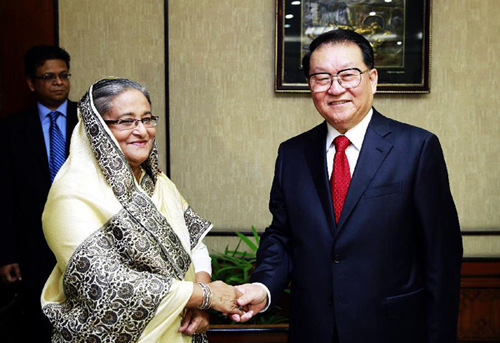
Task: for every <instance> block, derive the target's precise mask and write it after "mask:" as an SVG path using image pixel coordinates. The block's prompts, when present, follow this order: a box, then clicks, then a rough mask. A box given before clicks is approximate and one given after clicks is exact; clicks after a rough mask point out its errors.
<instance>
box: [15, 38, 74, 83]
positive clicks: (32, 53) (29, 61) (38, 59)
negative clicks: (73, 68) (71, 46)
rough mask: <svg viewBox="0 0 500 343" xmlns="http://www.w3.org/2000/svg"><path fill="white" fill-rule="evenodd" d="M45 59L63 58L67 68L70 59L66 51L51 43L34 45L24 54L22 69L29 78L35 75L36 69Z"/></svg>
mask: <svg viewBox="0 0 500 343" xmlns="http://www.w3.org/2000/svg"><path fill="white" fill-rule="evenodd" d="M47 60H63V61H64V62H65V63H66V66H67V67H68V70H69V61H70V60H71V58H70V56H69V54H68V52H67V51H66V50H64V49H62V48H59V47H57V46H51V45H36V46H34V47H32V48H31V49H29V50H28V51H26V53H25V54H24V71H25V72H26V76H28V77H30V78H34V77H36V76H37V75H36V69H37V68H38V67H41V66H43V65H44V63H45V61H47Z"/></svg>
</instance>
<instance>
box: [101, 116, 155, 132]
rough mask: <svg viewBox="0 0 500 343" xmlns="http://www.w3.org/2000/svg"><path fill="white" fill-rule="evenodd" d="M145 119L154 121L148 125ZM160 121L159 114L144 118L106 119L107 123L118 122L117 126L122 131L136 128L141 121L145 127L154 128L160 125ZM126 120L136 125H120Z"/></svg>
mask: <svg viewBox="0 0 500 343" xmlns="http://www.w3.org/2000/svg"><path fill="white" fill-rule="evenodd" d="M144 120H151V122H152V123H154V124H153V125H152V126H146V124H144ZM159 121H160V117H158V116H151V117H146V118H142V119H117V120H104V122H105V123H106V124H111V125H113V124H117V126H116V127H117V128H118V129H119V130H120V131H127V130H134V129H135V128H136V127H137V126H138V125H139V122H141V123H142V125H144V127H146V128H152V127H156V126H157V125H158V122H159ZM124 122H126V123H129V122H130V123H132V122H133V123H134V125H133V126H132V127H130V128H124V127H120V126H119V125H120V124H123V123H124Z"/></svg>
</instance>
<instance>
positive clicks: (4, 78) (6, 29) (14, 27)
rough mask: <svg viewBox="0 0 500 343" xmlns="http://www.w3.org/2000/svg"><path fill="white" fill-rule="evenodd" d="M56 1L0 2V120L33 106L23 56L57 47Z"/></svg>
mask: <svg viewBox="0 0 500 343" xmlns="http://www.w3.org/2000/svg"><path fill="white" fill-rule="evenodd" d="M56 3H57V1H56V0H36V1H33V0H16V1H0V46H1V47H2V53H1V54H0V118H4V117H7V116H9V115H11V114H13V113H15V112H18V111H20V110H22V109H24V108H26V107H27V106H28V105H30V104H31V103H33V101H34V99H33V98H32V97H31V94H30V92H29V90H28V86H27V85H26V77H25V74H24V62H23V57H24V53H25V52H26V51H27V50H28V49H29V48H30V47H32V46H34V45H38V44H49V45H55V44H57V38H56V37H57V35H56V9H57V8H56Z"/></svg>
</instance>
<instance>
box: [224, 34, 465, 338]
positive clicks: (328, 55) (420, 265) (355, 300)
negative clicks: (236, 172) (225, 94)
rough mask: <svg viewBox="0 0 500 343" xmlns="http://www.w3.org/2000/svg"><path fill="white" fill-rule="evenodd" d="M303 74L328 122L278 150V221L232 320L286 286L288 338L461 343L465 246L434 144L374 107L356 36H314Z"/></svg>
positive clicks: (274, 196) (366, 62)
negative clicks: (240, 310) (288, 293)
mask: <svg viewBox="0 0 500 343" xmlns="http://www.w3.org/2000/svg"><path fill="white" fill-rule="evenodd" d="M303 67H304V73H305V74H306V77H307V79H308V82H309V87H310V89H311V93H312V98H313V102H314V105H315V107H316V109H317V111H318V112H319V113H320V114H321V115H322V116H323V118H324V119H325V122H323V123H322V124H320V125H318V126H317V127H315V128H313V129H311V130H309V131H307V132H305V133H303V134H301V135H299V136H297V137H294V138H292V139H290V140H288V141H286V142H284V143H282V144H281V146H280V148H279V154H278V158H277V161H276V169H275V175H274V181H273V185H272V189H271V199H270V204H269V208H270V210H271V212H272V215H273V220H272V223H271V225H270V226H269V227H268V228H267V229H266V231H265V233H264V234H263V236H262V238H261V242H260V247H259V250H258V253H257V267H256V269H255V271H254V272H253V273H252V282H254V283H252V284H245V285H242V286H239V290H240V291H241V292H242V293H244V295H243V296H242V297H241V298H240V300H239V304H240V305H241V306H244V307H245V310H246V311H247V313H246V314H244V315H243V316H242V317H239V316H237V315H232V317H233V319H234V320H237V321H242V322H243V321H246V320H248V319H249V318H251V317H252V316H253V315H255V314H257V313H258V312H260V311H262V310H264V309H265V306H269V305H271V306H272V305H274V304H275V303H276V302H277V301H278V298H279V297H280V294H281V293H282V292H283V290H284V288H285V287H286V286H287V285H288V283H289V282H290V281H291V304H290V305H291V313H290V315H291V318H290V331H289V340H290V342H307V341H311V342H328V343H330V342H340V343H348V342H352V343H366V342H370V343H401V342H404V343H452V342H455V341H456V331H457V317H458V303H459V283H460V267H461V258H462V240H461V235H460V228H459V223H458V217H457V212H456V209H455V205H454V202H453V199H452V195H451V192H450V188H449V182H448V174H447V170H446V164H445V161H444V157H443V153H442V150H441V146H440V143H439V141H438V138H437V137H436V136H435V135H434V134H432V133H430V132H428V131H425V130H423V129H420V128H417V127H414V126H410V125H407V124H403V123H400V122H397V121H395V120H392V119H389V118H386V117H384V116H383V115H382V114H380V113H379V112H377V111H376V110H375V109H374V108H373V107H372V104H373V95H374V94H375V92H376V87H377V81H378V73H377V70H376V69H374V58H373V50H372V48H371V46H370V44H369V42H368V41H367V40H366V39H365V38H363V37H362V36H360V35H359V34H357V33H355V32H353V31H347V30H340V29H339V30H333V31H329V32H327V33H324V34H322V35H320V36H318V37H317V38H316V39H315V40H314V41H313V42H312V43H311V45H310V52H309V53H308V54H306V56H305V57H304V59H303ZM344 149H345V150H344ZM330 175H331V177H330Z"/></svg>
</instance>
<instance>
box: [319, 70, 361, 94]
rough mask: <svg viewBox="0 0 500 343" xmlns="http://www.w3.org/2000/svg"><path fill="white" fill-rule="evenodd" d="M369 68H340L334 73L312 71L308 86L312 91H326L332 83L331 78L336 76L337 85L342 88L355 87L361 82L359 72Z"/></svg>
mask: <svg viewBox="0 0 500 343" xmlns="http://www.w3.org/2000/svg"><path fill="white" fill-rule="evenodd" d="M369 70H370V69H366V70H365V71H361V70H359V69H358V68H348V69H342V70H340V71H339V72H338V73H337V74H335V75H332V74H330V73H314V74H311V75H309V87H310V88H311V91H312V92H313V93H318V92H326V91H327V90H328V89H330V87H331V86H332V85H333V80H334V79H335V78H336V79H337V82H338V83H339V85H341V86H342V87H344V89H351V88H356V87H358V86H359V84H360V83H361V74H363V73H366V72H367V71H369Z"/></svg>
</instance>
